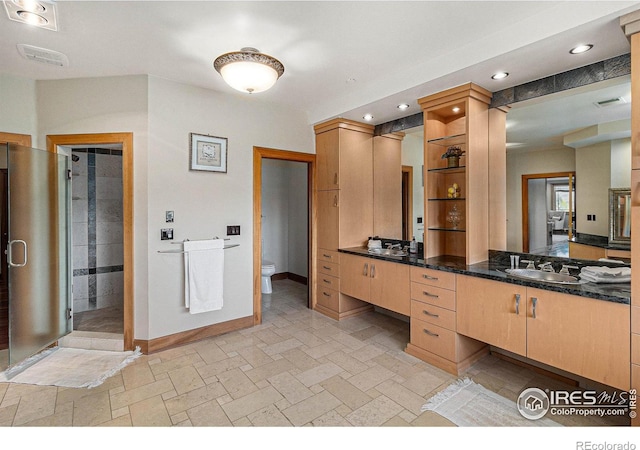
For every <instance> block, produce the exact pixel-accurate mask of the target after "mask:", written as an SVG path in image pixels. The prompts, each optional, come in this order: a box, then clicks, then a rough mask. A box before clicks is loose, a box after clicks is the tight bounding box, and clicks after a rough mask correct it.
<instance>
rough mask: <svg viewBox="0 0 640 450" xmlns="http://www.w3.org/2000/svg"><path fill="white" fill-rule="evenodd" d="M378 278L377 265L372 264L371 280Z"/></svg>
mask: <svg viewBox="0 0 640 450" xmlns="http://www.w3.org/2000/svg"><path fill="white" fill-rule="evenodd" d="M375 276H376V265H375V264H371V278H375Z"/></svg>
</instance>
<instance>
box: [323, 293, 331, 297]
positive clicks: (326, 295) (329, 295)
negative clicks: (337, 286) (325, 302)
mask: <svg viewBox="0 0 640 450" xmlns="http://www.w3.org/2000/svg"><path fill="white" fill-rule="evenodd" d="M322 295H324V296H325V297H331V294H327V293H326V292H323V293H322Z"/></svg>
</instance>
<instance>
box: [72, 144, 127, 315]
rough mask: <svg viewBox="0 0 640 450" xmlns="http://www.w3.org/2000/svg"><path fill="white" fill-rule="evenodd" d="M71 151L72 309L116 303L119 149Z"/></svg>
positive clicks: (119, 288)
mask: <svg viewBox="0 0 640 450" xmlns="http://www.w3.org/2000/svg"><path fill="white" fill-rule="evenodd" d="M72 154H73V155H75V156H77V157H78V158H79V160H78V161H74V162H73V163H72V175H73V182H72V213H73V237H72V242H73V310H74V313H80V312H84V311H91V310H96V309H103V308H109V307H122V306H123V303H124V301H123V292H124V278H123V246H122V151H121V150H113V149H102V148H84V149H73V150H72Z"/></svg>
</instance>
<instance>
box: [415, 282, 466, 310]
mask: <svg viewBox="0 0 640 450" xmlns="http://www.w3.org/2000/svg"><path fill="white" fill-rule="evenodd" d="M411 299H412V300H418V301H420V302H424V303H428V304H430V305H434V306H439V307H440V308H446V309H449V310H451V311H455V310H456V293H455V291H450V290H448V289H442V288H439V287H434V286H428V285H425V284H421V283H416V282H415V281H412V282H411Z"/></svg>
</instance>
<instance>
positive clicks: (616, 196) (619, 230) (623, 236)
mask: <svg viewBox="0 0 640 450" xmlns="http://www.w3.org/2000/svg"><path fill="white" fill-rule="evenodd" d="M609 243H610V244H630V243H631V189H620V188H617V189H609Z"/></svg>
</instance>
